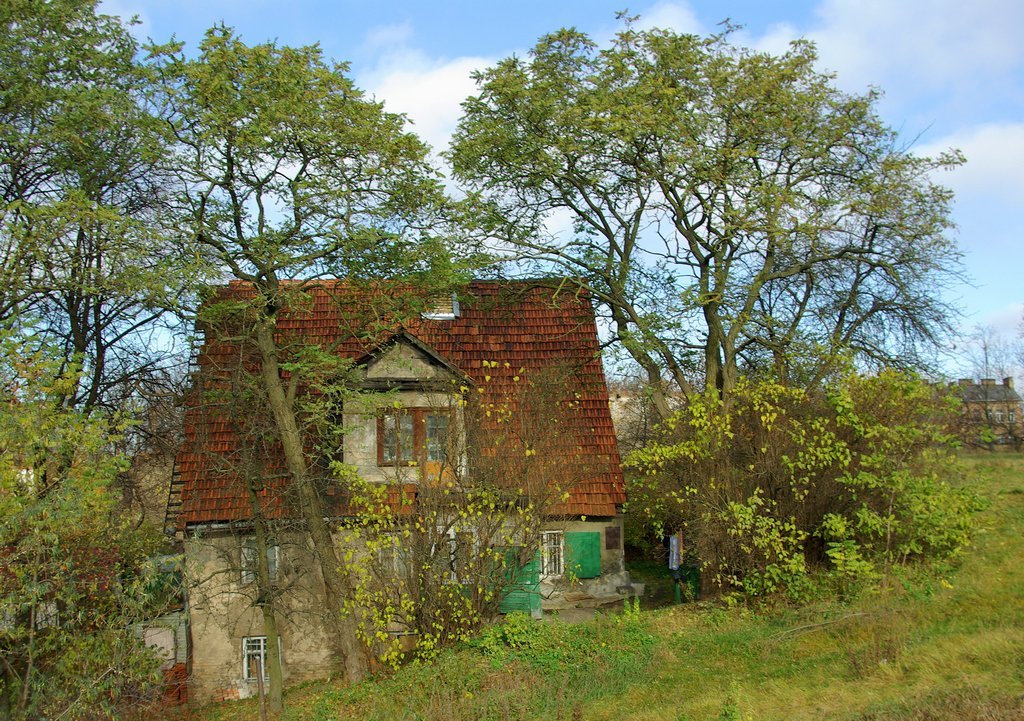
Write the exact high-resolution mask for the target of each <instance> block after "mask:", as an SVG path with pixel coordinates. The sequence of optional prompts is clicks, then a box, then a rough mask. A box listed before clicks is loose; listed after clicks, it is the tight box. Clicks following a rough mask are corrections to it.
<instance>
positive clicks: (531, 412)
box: [335, 361, 588, 666]
mask: <svg viewBox="0 0 1024 721" xmlns="http://www.w3.org/2000/svg"><path fill="white" fill-rule="evenodd" d="M499 363H500V362H499V361H485V362H484V368H485V369H487V368H492V367H493V368H497V367H498V366H499ZM502 365H504V368H506V369H508V368H510V366H509V364H508V363H503V364H502ZM491 382H492V381H491V376H490V375H485V376H484V378H483V383H482V384H481V385H479V386H477V387H476V388H475V389H471V388H469V387H467V386H462V387H461V388H459V387H456V388H453V389H452V390H453V393H452V394H451V397H450V399H448V400H447V401H446V407H445V408H444V409H442V410H443V411H445V412H446V413H448V415H449V416H450V418H451V419H452V421H451V425H450V426H449V428H450V432H449V438H448V446H447V448H446V453H445V460H444V461H440V462H438V463H437V467H434V468H430V469H426V468H424V469H420V468H419V467H418V465H415V464H414V465H411V466H410V467H409V468H402V469H398V471H397V472H398V478H397V480H398V481H399V482H402V481H406V482H416V483H417V486H416V494H415V498H413V497H411V496H410V495H404V494H403V497H402V499H401V501H399V503H398V505H397V506H396V504H395V497H396V496H397V494H396V493H394V488H389V486H387V485H384V484H380V483H374V482H368V481H365V480H363V479H361V478H360V477H359V475H358V473H357V472H356V470H355V469H353V468H351V467H348V466H345V465H344V464H335V472H336V475H337V477H338V479H339V481H340V482H341V485H342V486H343V487H344V488H346V489H347V493H348V495H349V498H350V501H351V505H352V509H353V511H354V515H353V516H352V519H351V522H350V523H349V524H348V525H347V526H346V528H344V529H342V530H343V539H342V540H343V542H344V544H345V547H346V548H347V549H348V550H347V552H346V553H347V557H346V558H345V559H344V561H345V566H346V568H348V569H350V570H349V574H350V581H351V586H352V593H351V595H350V597H349V599H348V600H347V603H346V605H347V609H348V612H349V613H351V614H353V616H354V617H355V618H356V620H357V622H358V629H359V631H358V632H359V634H360V636H361V637H362V639H363V641H364V642H365V643H366V644H367V645H368V646H369V647H371V648H372V649H373V651H374V652H375V654H376V655H377V657H378V658H380V659H382V660H383V662H384V663H385V664H388V665H391V666H397V665H399V664H400V663H402V662H403V661H405V660H407V659H408V658H409V657H410V656H412V657H414V658H418V659H424V658H433V657H435V656H436V655H437V654H438V653H439V651H440V650H441V649H442V648H444V647H446V646H450V645H451V644H453V643H455V642H459V641H464V640H466V639H468V638H469V636H470V634H471V633H472V632H474V631H476V630H477V629H478V628H479V627H480V626H481V624H482V623H483V622H484V621H486V620H488V619H490V618H493V617H494V616H495V615H496V614H497V612H498V607H499V605H500V603H501V601H502V598H503V596H504V595H505V593H506V591H507V589H508V587H509V585H510V584H513V583H515V582H516V581H517V576H518V575H519V569H520V568H521V567H522V566H523V565H524V564H525V563H527V562H529V561H531V560H532V559H533V557H534V554H535V553H536V550H537V548H538V546H539V538H540V532H541V528H542V524H543V523H544V521H545V519H546V515H545V511H546V509H549V508H551V507H552V505H554V504H558V503H561V502H564V501H565V500H566V498H567V493H568V489H569V487H570V486H571V485H572V484H573V483H574V482H577V481H578V480H580V479H581V478H585V477H586V474H587V472H588V469H587V468H584V467H581V464H566V463H565V458H566V448H567V447H568V448H570V449H571V448H572V447H573V446H572V445H571V444H572V443H573V442H574V441H573V438H572V435H571V433H570V432H569V430H568V429H569V426H570V424H569V423H568V421H569V420H570V419H571V416H572V414H575V413H577V412H578V410H579V403H578V401H577V399H576V398H575V397H574V394H573V393H572V390H571V389H572V386H570V385H568V384H567V383H566V381H565V379H564V378H561V377H559V376H558V374H557V373H555V372H552V374H551V375H550V377H549V376H545V375H544V374H542V373H537V374H532V375H531V376H530V377H527V372H526V369H523V368H521V369H519V372H518V373H517V374H516V375H515V376H513V378H512V384H511V387H509V388H504V389H494V388H490V389H489V388H487V384H489V383H491ZM483 391H490V392H483ZM567 466H568V467H567ZM421 473H422V474H423V475H422V476H421V475H420V474H421ZM428 473H429V476H428V475H427V474H428ZM389 494H390V498H389Z"/></svg>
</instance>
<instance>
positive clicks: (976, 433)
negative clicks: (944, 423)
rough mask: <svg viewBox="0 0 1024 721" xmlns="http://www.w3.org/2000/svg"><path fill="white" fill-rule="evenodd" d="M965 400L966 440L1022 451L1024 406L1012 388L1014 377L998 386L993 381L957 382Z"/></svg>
mask: <svg viewBox="0 0 1024 721" xmlns="http://www.w3.org/2000/svg"><path fill="white" fill-rule="evenodd" d="M956 391H957V393H958V394H959V396H960V398H961V399H962V400H963V416H962V417H963V420H964V435H965V438H964V440H965V441H966V442H968V443H970V444H973V445H984V446H987V447H990V448H991V447H994V446H999V447H1004V448H1014V449H1019V448H1020V446H1021V442H1022V440H1024V426H1022V423H1024V405H1022V403H1021V397H1020V395H1019V394H1018V393H1017V391H1016V390H1015V389H1014V387H1013V378H1004V379H1003V382H1002V383H999V384H997V383H996V381H995V379H994V378H982V379H981V381H980V382H978V383H975V382H974V381H973V380H972V379H970V378H962V379H960V380H959V381H958V382H957V387H956Z"/></svg>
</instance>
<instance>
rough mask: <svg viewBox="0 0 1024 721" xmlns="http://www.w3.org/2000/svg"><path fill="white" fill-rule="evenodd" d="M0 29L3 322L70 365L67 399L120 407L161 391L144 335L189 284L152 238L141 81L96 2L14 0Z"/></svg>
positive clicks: (128, 45)
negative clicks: (144, 392) (153, 388)
mask: <svg viewBox="0 0 1024 721" xmlns="http://www.w3.org/2000/svg"><path fill="white" fill-rule="evenodd" d="M0 27H2V28H3V33H2V37H0V68H3V70H2V74H3V82H2V84H0V85H2V87H3V90H2V91H0V158H2V161H3V162H2V163H0V280H2V281H3V282H2V286H3V287H2V290H0V323H2V324H3V325H4V327H7V328H12V327H20V328H23V329H24V328H28V329H31V330H32V331H33V332H34V333H35V334H36V336H35V337H37V338H39V339H41V340H43V341H44V342H45V343H47V344H48V346H49V347H50V348H51V349H54V348H59V349H61V351H62V353H63V358H64V364H65V366H66V367H67V368H68V369H72V368H77V369H80V372H78V373H77V374H76V377H77V378H78V379H79V383H78V384H77V385H76V386H74V387H72V388H69V389H68V397H67V399H66V401H65V402H67V403H69V404H71V405H73V406H75V407H80V408H83V409H85V410H87V411H88V410H89V409H92V408H105V409H108V410H109V409H113V408H123V406H124V405H125V403H126V402H128V401H129V400H130V399H132V398H137V396H138V394H139V391H140V390H141V389H146V388H147V387H148V386H150V385H153V384H156V385H159V384H160V382H161V375H162V374H161V369H162V366H163V365H164V363H165V361H166V353H165V352H163V351H161V347H162V346H164V345H165V343H160V342H154V341H153V334H154V328H155V326H156V324H157V322H158V321H159V320H160V319H161V318H162V317H163V315H164V313H165V311H166V310H167V309H168V308H170V307H173V306H174V305H175V303H176V299H177V298H178V296H179V295H180V294H181V293H183V292H184V289H186V288H187V287H188V284H187V282H186V279H187V278H188V277H189V274H188V273H186V272H184V271H183V270H182V268H181V266H182V259H181V258H180V257H179V256H176V255H173V254H169V253H168V252H167V246H166V244H164V243H163V242H162V237H161V234H160V231H159V227H160V226H159V223H158V220H159V217H158V216H159V211H160V207H161V201H162V199H163V193H162V180H163V176H162V175H161V174H160V173H159V172H158V168H157V165H156V161H157V160H158V159H159V158H160V157H161V154H162V147H163V143H162V140H161V137H160V135H159V134H158V132H157V127H156V119H155V118H154V117H152V116H151V115H150V114H149V113H148V112H147V111H146V109H145V108H144V107H143V93H144V91H145V90H146V88H147V87H148V83H149V78H148V76H147V73H146V71H145V69H144V68H143V67H142V66H141V65H140V64H139V63H138V61H137V59H136V54H137V52H138V44H137V42H136V41H135V40H134V38H133V37H132V36H131V34H130V33H129V32H128V30H127V28H126V27H125V26H124V25H123V24H122V23H121V21H120V20H119V19H118V18H115V17H112V16H107V15H100V14H98V13H97V2H96V1H95V0H61V1H60V2H42V1H40V0H14V1H13V2H10V3H5V4H4V6H3V8H2V9H0Z"/></svg>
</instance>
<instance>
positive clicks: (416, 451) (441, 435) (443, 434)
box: [377, 408, 448, 466]
mask: <svg viewBox="0 0 1024 721" xmlns="http://www.w3.org/2000/svg"><path fill="white" fill-rule="evenodd" d="M447 455H448V413H447V412H445V411H438V410H433V409H430V408H404V409H402V410H397V411H388V412H386V413H384V414H382V415H381V416H379V417H378V418H377V465H378V466H412V465H416V464H418V463H423V462H424V461H443V460H444V459H445V458H446V457H447Z"/></svg>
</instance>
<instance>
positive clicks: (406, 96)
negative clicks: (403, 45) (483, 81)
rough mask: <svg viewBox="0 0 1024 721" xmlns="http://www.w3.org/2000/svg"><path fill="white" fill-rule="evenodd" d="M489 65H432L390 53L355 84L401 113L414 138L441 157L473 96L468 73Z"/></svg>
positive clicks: (479, 61)
mask: <svg viewBox="0 0 1024 721" xmlns="http://www.w3.org/2000/svg"><path fill="white" fill-rule="evenodd" d="M493 62H494V61H493V60H490V59H488V58H476V57H461V58H453V59H448V60H431V59H429V58H427V57H426V56H424V55H423V54H422V53H420V52H419V51H416V50H408V49H406V50H401V51H392V52H390V53H389V54H388V57H387V59H386V60H385V61H382V62H381V63H380V64H378V66H377V67H376V68H375V69H374V70H372V71H370V72H369V73H365V74H363V75H362V76H361V77H360V78H359V85H361V86H362V87H364V88H365V89H366V90H367V92H368V93H370V94H371V95H373V96H375V97H376V98H377V99H378V100H382V101H384V105H385V107H386V108H387V110H389V111H391V112H397V113H405V114H406V115H407V116H408V117H409V119H410V120H411V121H412V122H413V130H414V131H415V132H416V134H417V135H419V136H420V137H421V138H422V139H423V140H425V141H426V142H428V143H430V145H431V147H432V148H433V149H434V150H435V151H442V150H444V149H445V148H446V147H447V146H448V141H449V139H450V138H451V134H452V132H453V131H454V130H455V125H456V123H457V122H458V120H459V117H460V116H461V115H462V107H461V103H462V101H463V100H465V99H466V98H467V97H469V96H470V95H472V94H473V93H475V92H476V83H475V82H474V81H473V79H472V72H473V71H474V70H483V69H484V68H486V67H488V66H489V65H491V64H493Z"/></svg>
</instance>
